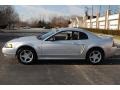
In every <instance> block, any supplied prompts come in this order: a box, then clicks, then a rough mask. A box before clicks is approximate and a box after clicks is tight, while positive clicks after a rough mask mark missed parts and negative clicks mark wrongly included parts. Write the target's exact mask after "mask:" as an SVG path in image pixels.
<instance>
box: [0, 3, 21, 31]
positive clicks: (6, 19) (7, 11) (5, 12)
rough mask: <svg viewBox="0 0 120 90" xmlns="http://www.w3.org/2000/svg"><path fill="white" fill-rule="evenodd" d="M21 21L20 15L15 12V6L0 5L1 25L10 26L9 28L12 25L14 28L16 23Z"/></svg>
mask: <svg viewBox="0 0 120 90" xmlns="http://www.w3.org/2000/svg"><path fill="white" fill-rule="evenodd" d="M18 21H19V16H18V14H17V13H16V12H15V10H14V7H13V6H10V5H1V6H0V27H1V28H3V27H6V26H8V27H9V29H10V27H11V26H13V28H14V24H15V23H17V22H18Z"/></svg>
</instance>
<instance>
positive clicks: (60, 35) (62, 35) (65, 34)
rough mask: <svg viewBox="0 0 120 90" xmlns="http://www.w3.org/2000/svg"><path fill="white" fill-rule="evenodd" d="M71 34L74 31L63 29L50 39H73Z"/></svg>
mask: <svg viewBox="0 0 120 90" xmlns="http://www.w3.org/2000/svg"><path fill="white" fill-rule="evenodd" d="M71 36H72V31H63V32H60V33H57V34H56V35H54V36H52V37H50V38H49V39H48V41H49V40H50V41H52V40H54V41H58V40H71Z"/></svg>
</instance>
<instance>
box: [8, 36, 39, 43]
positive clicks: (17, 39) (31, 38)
mask: <svg viewBox="0 0 120 90" xmlns="http://www.w3.org/2000/svg"><path fill="white" fill-rule="evenodd" d="M37 40H38V39H37V37H36V36H27V37H19V38H16V39H13V40H11V41H9V42H33V41H37Z"/></svg>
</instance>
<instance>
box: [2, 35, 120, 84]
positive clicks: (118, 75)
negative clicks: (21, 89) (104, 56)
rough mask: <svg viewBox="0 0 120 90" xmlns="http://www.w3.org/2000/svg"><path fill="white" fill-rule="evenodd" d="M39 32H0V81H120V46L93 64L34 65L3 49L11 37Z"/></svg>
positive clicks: (49, 62) (5, 82)
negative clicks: (18, 60)
mask: <svg viewBox="0 0 120 90" xmlns="http://www.w3.org/2000/svg"><path fill="white" fill-rule="evenodd" d="M28 35H38V33H0V84H1V85H3V84H5V85H6V84H7V85H11V84H12V85H13V84H22V85H23V84H30V85H34V84H37V85H43V84H45V85H56V84H59V85H72V84H74V85H76V84H77V85H81V84H87V85H88V84H95V85H96V84H120V72H119V71H120V59H119V58H120V49H118V51H117V53H116V55H115V56H114V57H113V58H110V59H109V60H106V61H104V63H103V64H101V65H90V64H89V63H86V62H85V61H78V60H70V61H69V60H66V61H65V60H61V61H60V60H59V61H58V60H51V61H49V60H47V61H44V60H41V61H39V62H38V63H35V64H33V65H22V64H19V63H18V62H17V60H12V59H6V58H5V57H4V56H3V54H2V53H1V48H2V47H3V45H4V44H5V42H7V41H8V40H10V39H13V38H16V37H21V36H28Z"/></svg>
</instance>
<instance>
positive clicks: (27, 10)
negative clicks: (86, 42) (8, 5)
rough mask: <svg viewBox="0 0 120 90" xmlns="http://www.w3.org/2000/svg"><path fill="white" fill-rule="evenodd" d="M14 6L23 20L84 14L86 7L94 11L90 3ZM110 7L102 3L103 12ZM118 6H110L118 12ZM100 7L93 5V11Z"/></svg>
mask: <svg viewBox="0 0 120 90" xmlns="http://www.w3.org/2000/svg"><path fill="white" fill-rule="evenodd" d="M14 7H15V10H16V11H17V12H18V14H19V16H20V19H21V20H23V21H26V20H30V19H31V18H34V19H39V18H44V19H45V20H49V18H50V17H52V16H71V15H78V16H83V15H84V12H85V7H88V8H89V14H91V12H92V9H91V8H92V6H90V5H74V6H73V5H15V6H14ZM108 7H109V6H108V5H104V6H103V5H101V14H104V12H105V10H106V9H107V8H108ZM118 7H119V6H115V5H114V6H110V9H111V10H112V11H114V12H116V11H117V10H118ZM99 9H100V5H97V6H93V11H94V12H93V13H94V14H95V13H96V12H97V11H99Z"/></svg>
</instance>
